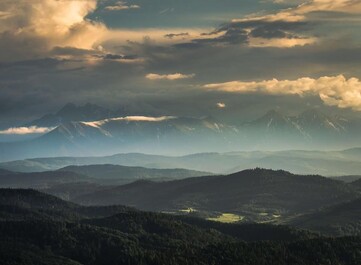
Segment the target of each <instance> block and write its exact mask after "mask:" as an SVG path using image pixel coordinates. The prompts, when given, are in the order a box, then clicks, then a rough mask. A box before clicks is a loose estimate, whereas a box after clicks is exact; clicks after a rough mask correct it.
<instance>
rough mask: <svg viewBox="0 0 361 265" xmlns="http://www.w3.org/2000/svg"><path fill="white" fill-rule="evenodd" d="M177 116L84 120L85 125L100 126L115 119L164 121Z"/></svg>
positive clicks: (117, 119)
mask: <svg viewBox="0 0 361 265" xmlns="http://www.w3.org/2000/svg"><path fill="white" fill-rule="evenodd" d="M175 118H176V117H175V116H160V117H149V116H126V117H117V118H110V119H104V120H99V121H90V122H82V123H83V124H85V125H88V126H92V127H99V126H102V125H104V124H106V123H109V122H114V121H125V122H162V121H166V120H172V119H175Z"/></svg>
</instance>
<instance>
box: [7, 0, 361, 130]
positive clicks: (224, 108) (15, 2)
mask: <svg viewBox="0 0 361 265" xmlns="http://www.w3.org/2000/svg"><path fill="white" fill-rule="evenodd" d="M360 26H361V1H360V0H310V1H303V0H259V1H258V0H222V1H220V0H152V1H150V0H134V1H133V0H129V1H113V0H1V1H0V129H4V128H8V127H15V126H21V125H23V124H24V123H26V122H28V121H31V120H33V119H35V118H37V117H39V116H42V115H44V114H46V113H52V112H56V111H57V110H58V109H59V108H61V107H62V106H63V105H65V104H66V103H69V102H72V103H75V104H85V103H87V102H90V103H94V104H99V105H101V106H104V107H108V108H112V109H119V108H122V107H126V108H127V109H128V110H129V111H130V112H131V114H132V113H133V114H136V115H143V116H147V115H148V116H190V117H203V116H213V117H216V118H218V119H222V120H225V121H227V122H231V123H241V122H244V121H247V120H251V119H253V118H255V117H258V116H260V115H262V114H263V113H264V112H266V111H268V110H270V109H279V110H281V111H282V112H284V113H287V114H294V113H298V112H300V111H304V110H305V109H309V108H319V109H321V110H322V111H325V112H327V113H332V114H340V115H346V116H352V117H358V116H359V115H360V113H361V81H360V80H359V79H360V78H361V27H360Z"/></svg>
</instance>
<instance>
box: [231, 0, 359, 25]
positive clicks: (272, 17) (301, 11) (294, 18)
mask: <svg viewBox="0 0 361 265" xmlns="http://www.w3.org/2000/svg"><path fill="white" fill-rule="evenodd" d="M281 2H286V1H278V3H281ZM323 11H324V12H344V13H349V14H360V13H361V1H360V0H311V1H304V2H303V3H302V4H299V5H297V6H296V7H291V8H287V9H283V10H281V11H280V12H277V13H274V14H267V15H263V16H254V15H253V16H249V17H247V18H243V19H234V20H233V22H245V21H257V20H258V21H261V20H263V21H269V22H272V21H287V22H298V21H304V20H306V18H307V15H308V14H310V13H312V12H323Z"/></svg>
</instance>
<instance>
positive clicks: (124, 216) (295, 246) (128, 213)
mask: <svg viewBox="0 0 361 265" xmlns="http://www.w3.org/2000/svg"><path fill="white" fill-rule="evenodd" d="M59 213H62V214H59ZM0 217H1V218H0V258H1V264H4V265H10V264H11V265H24V264H26V265H35V264H36V265H49V264H51V265H53V264H55V265H79V264H84V265H85V264H86V265H113V264H129V265H130V264H132V265H133V264H139V265H156V264H157V265H163V264H164V265H165V264H167V265H172V264H174V265H187V264H189V265H191V264H192V265H206V264H207V265H208V264H214V265H215V264H222V265H223V264H224V265H227V264H229V265H231V264H247V265H262V264H263V265H266V264H267V265H268V264H271V265H276V264H277V265H286V264H287V265H288V264H299V265H301V264H305V265H306V264H307V265H316V264H317V265H323V264H325V265H326V264H345V265H348V264H350V265H353V264H354V265H356V264H358V262H359V261H360V260H361V253H360V252H359V249H360V247H361V238H360V237H348V238H337V239H332V238H322V237H319V236H316V235H314V234H312V233H309V232H306V231H301V230H295V229H291V228H287V227H284V226H272V225H265V224H263V225H257V224H248V225H237V224H232V225H228V224H219V223H215V222H209V221H204V220H200V219H194V218H189V217H180V216H178V217H177V216H171V215H165V214H160V213H147V212H141V211H136V210H134V209H130V208H126V207H121V206H118V207H115V206H113V207H82V206H78V205H76V204H72V203H68V202H64V201H62V200H60V199H57V198H55V197H52V196H49V195H45V194H42V193H40V192H37V191H33V190H9V189H0ZM247 241H248V242H247Z"/></svg>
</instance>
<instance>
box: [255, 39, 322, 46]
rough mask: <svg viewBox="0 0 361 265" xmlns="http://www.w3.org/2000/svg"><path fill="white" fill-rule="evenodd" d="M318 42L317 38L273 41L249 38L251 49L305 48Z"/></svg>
mask: <svg viewBox="0 0 361 265" xmlns="http://www.w3.org/2000/svg"><path fill="white" fill-rule="evenodd" d="M316 42H317V38H313V37H310V38H307V37H304V38H301V37H298V38H272V39H266V38H254V37H250V38H249V46H251V47H259V48H264V47H277V48H292V47H296V46H305V45H310V44H314V43H316Z"/></svg>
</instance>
